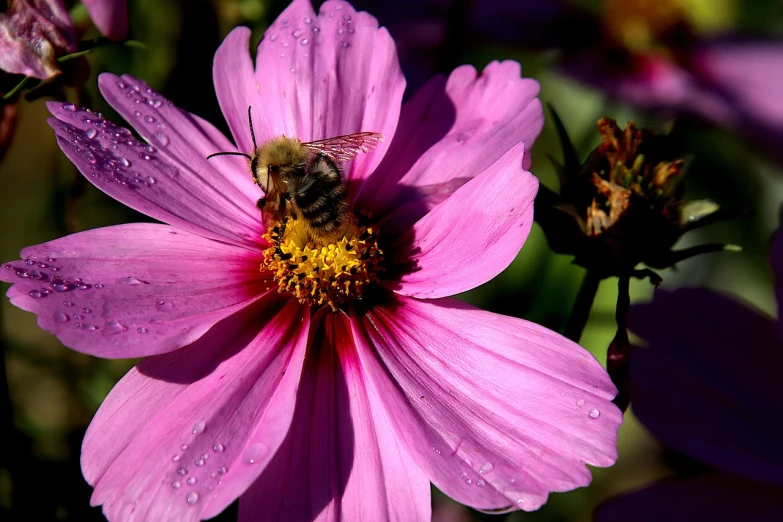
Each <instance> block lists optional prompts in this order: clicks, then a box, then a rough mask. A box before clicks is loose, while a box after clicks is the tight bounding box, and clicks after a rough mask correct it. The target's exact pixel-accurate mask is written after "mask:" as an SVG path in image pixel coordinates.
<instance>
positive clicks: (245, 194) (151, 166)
mask: <svg viewBox="0 0 783 522" xmlns="http://www.w3.org/2000/svg"><path fill="white" fill-rule="evenodd" d="M100 84H101V91H102V92H103V94H104V96H106V98H107V100H108V101H109V103H111V104H112V105H113V106H114V108H115V109H117V110H118V111H119V112H121V113H123V114H125V115H126V116H128V118H129V120H130V121H133V122H134V124H135V125H136V128H137V129H138V130H139V132H140V134H141V135H142V136H143V137H146V138H147V139H149V141H150V142H151V143H152V145H147V144H145V143H143V142H139V141H137V140H136V139H135V138H133V136H132V135H131V134H130V132H129V131H128V130H127V129H123V128H121V127H118V126H116V125H114V124H113V123H111V122H108V121H106V120H103V118H101V117H100V116H98V115H96V114H95V113H90V112H86V111H83V110H81V109H78V108H75V107H74V106H73V105H72V104H68V103H66V104H59V103H57V102H50V103H49V104H48V107H49V110H50V111H51V112H52V114H53V115H54V116H55V117H56V118H57V119H54V118H50V119H49V124H50V125H51V126H52V128H53V129H54V131H55V133H56V134H57V140H58V142H59V144H60V148H61V149H62V150H63V152H65V155H66V156H68V158H69V159H70V160H71V161H72V162H73V163H74V164H75V165H76V166H77V167H78V168H79V170H80V171H81V172H82V174H84V175H85V177H86V178H87V179H88V180H90V182H92V183H93V184H94V185H95V186H96V187H98V188H99V189H100V190H103V191H104V192H106V193H107V194H108V195H110V196H111V197H113V198H114V199H116V200H118V201H120V202H122V203H124V204H126V205H128V206H129V207H131V208H133V209H135V210H138V211H139V212H142V213H144V214H147V215H148V216H150V217H153V218H155V219H159V220H161V221H164V222H166V223H169V224H171V225H174V226H177V227H179V228H182V229H185V230H187V231H189V232H193V233H195V234H198V235H201V236H205V237H209V238H212V239H219V240H222V241H228V242H231V243H235V244H239V245H246V246H251V247H254V248H258V246H259V245H260V244H261V234H262V233H263V226H262V224H261V213H260V212H259V211H258V208H257V207H256V201H257V200H258V198H259V197H260V195H261V192H260V190H259V189H258V187H256V186H254V184H253V183H252V180H251V177H250V174H249V172H248V170H247V166H246V165H244V164H243V161H242V160H241V159H239V160H237V158H223V157H221V158H215V159H214V160H209V161H207V160H206V156H207V155H208V154H210V153H212V152H216V151H220V150H223V149H222V147H226V146H229V144H228V141H227V140H226V139H225V138H223V137H222V136H221V135H220V133H219V132H218V131H217V130H215V129H214V128H213V127H212V126H211V125H210V124H208V123H207V122H205V121H204V120H201V119H199V118H197V117H196V116H193V115H192V114H188V113H187V112H184V111H181V110H179V109H177V108H175V107H173V106H170V105H169V103H168V101H167V100H166V99H165V98H162V97H161V96H160V95H159V94H157V93H156V92H154V91H152V90H151V89H149V87H146V86H145V85H144V84H143V83H141V82H138V80H135V79H133V78H132V77H129V76H125V77H123V78H122V79H121V80H118V79H117V78H116V77H114V76H112V75H102V76H101V79H100ZM136 89H138V91H137V90H136ZM136 100H138V102H139V103H134V101H136ZM131 111H135V112H138V113H139V116H138V117H137V116H135V115H133V112H131ZM159 125H161V127H159Z"/></svg>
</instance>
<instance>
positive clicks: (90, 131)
mask: <svg viewBox="0 0 783 522" xmlns="http://www.w3.org/2000/svg"><path fill="white" fill-rule="evenodd" d="M97 135H98V129H96V128H95V127H90V128H89V129H87V130H86V131H84V137H85V138H87V139H88V140H91V139H93V138H95V136H97Z"/></svg>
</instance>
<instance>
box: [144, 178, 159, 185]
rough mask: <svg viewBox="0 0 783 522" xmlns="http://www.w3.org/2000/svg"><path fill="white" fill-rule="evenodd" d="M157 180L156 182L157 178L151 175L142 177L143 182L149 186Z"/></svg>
mask: <svg viewBox="0 0 783 522" xmlns="http://www.w3.org/2000/svg"><path fill="white" fill-rule="evenodd" d="M157 182H158V180H156V179H155V178H153V177H152V176H147V177H146V178H145V179H144V184H145V185H147V186H148V187H151V186H152V185H154V184H155V183H157Z"/></svg>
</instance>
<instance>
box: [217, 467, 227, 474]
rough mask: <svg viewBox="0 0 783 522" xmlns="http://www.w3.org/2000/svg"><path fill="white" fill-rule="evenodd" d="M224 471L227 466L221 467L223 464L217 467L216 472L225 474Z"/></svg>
mask: <svg viewBox="0 0 783 522" xmlns="http://www.w3.org/2000/svg"><path fill="white" fill-rule="evenodd" d="M226 471H228V469H227V468H225V467H223V466H221V467H219V468H218V469H217V472H218V474H220V475H225V474H226Z"/></svg>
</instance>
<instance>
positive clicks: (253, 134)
mask: <svg viewBox="0 0 783 522" xmlns="http://www.w3.org/2000/svg"><path fill="white" fill-rule="evenodd" d="M252 109H253V106H252V105H250V106H249V107H248V108H247V122H248V123H249V124H250V137H251V138H253V149H254V150H255V149H257V148H258V145H256V133H255V132H253V114H252V113H251V110H252Z"/></svg>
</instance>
